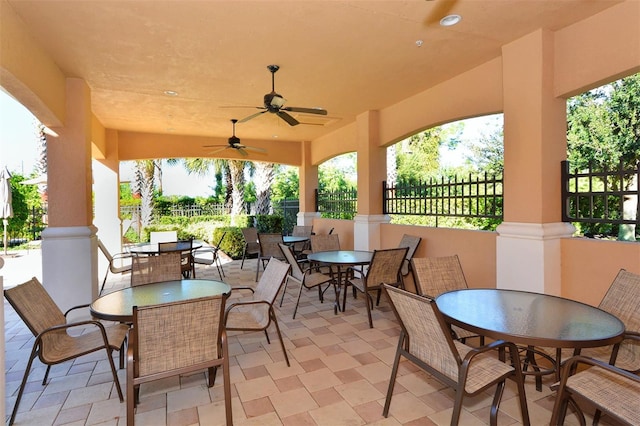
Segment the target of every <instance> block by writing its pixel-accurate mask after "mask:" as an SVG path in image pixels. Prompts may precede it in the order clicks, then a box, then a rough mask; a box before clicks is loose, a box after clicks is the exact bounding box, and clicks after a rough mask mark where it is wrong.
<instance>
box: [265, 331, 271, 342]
mask: <svg viewBox="0 0 640 426" xmlns="http://www.w3.org/2000/svg"><path fill="white" fill-rule="evenodd" d="M264 335H265V336H267V343H268V344H269V345H270V344H271V340H269V333H268V332H267V329H266V328H265V329H264Z"/></svg>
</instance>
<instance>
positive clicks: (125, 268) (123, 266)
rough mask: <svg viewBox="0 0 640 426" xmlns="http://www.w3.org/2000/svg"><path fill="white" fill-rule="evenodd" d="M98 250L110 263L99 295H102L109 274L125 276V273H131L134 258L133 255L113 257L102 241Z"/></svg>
mask: <svg viewBox="0 0 640 426" xmlns="http://www.w3.org/2000/svg"><path fill="white" fill-rule="evenodd" d="M98 248H99V249H100V251H101V252H102V254H104V257H106V258H107V260H108V261H109V266H108V267H107V271H106V272H105V274H104V279H103V280H102V285H101V286H100V292H99V293H98V295H100V294H102V291H103V290H104V285H105V284H106V283H107V276H109V272H111V273H112V274H124V273H125V272H131V259H132V258H133V257H134V255H133V254H131V253H116V254H114V255H112V254H111V253H110V252H109V250H108V249H107V247H105V245H104V244H103V242H102V241H100V240H99V239H98Z"/></svg>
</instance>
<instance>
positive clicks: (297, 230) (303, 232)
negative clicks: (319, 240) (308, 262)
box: [291, 225, 313, 237]
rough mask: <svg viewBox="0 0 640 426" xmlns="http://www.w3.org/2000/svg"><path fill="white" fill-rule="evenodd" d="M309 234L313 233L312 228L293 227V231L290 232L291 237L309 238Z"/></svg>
mask: <svg viewBox="0 0 640 426" xmlns="http://www.w3.org/2000/svg"><path fill="white" fill-rule="evenodd" d="M311 232H313V226H299V225H294V226H293V231H291V235H293V236H294V237H310V236H311Z"/></svg>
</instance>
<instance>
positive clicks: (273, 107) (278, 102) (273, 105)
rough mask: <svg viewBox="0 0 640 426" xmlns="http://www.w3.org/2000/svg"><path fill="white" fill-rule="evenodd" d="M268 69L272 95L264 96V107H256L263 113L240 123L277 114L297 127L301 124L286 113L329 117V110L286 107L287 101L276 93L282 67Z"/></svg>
mask: <svg viewBox="0 0 640 426" xmlns="http://www.w3.org/2000/svg"><path fill="white" fill-rule="evenodd" d="M267 69H268V70H269V71H270V72H271V93H267V94H266V95H264V106H261V107H256V108H258V109H261V110H262V111H260V112H256V113H255V114H251V115H250V116H248V117H245V118H243V119H242V120H240V121H239V122H240V123H244V122H246V121H249V120H251V119H252V118H255V117H257V116H259V115H260V114H264V113H265V112H270V113H272V114H276V115H277V116H278V117H280V118H282V119H283V120H284V121H286V122H287V123H289V125H290V126H297V125H298V124H300V122H299V121H298V120H296V119H295V118H294V117H292V116H291V115H290V114H288V113H287V112H286V111H289V112H302V113H305V114H318V115H327V110H325V109H322V108H299V107H287V106H284V104H285V102H286V101H287V100H286V99H285V98H283V97H282V96H281V95H280V94H278V93H276V85H275V75H276V72H277V71H278V70H279V69H280V67H279V66H278V65H269V66H267Z"/></svg>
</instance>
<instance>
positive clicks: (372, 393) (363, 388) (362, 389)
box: [336, 380, 384, 407]
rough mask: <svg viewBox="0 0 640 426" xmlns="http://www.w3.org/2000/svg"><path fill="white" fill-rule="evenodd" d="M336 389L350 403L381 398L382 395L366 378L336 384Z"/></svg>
mask: <svg viewBox="0 0 640 426" xmlns="http://www.w3.org/2000/svg"><path fill="white" fill-rule="evenodd" d="M336 391H338V393H339V394H340V395H342V397H343V398H344V399H345V401H347V402H348V403H349V405H351V406H352V407H355V406H356V405H361V404H365V403H367V402H371V401H375V400H378V399H380V398H383V397H384V395H383V394H382V393H380V392H379V391H378V390H377V389H376V388H374V387H373V386H371V384H370V383H369V382H368V381H366V380H359V381H357V382H352V383H346V384H343V385H339V386H336Z"/></svg>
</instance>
